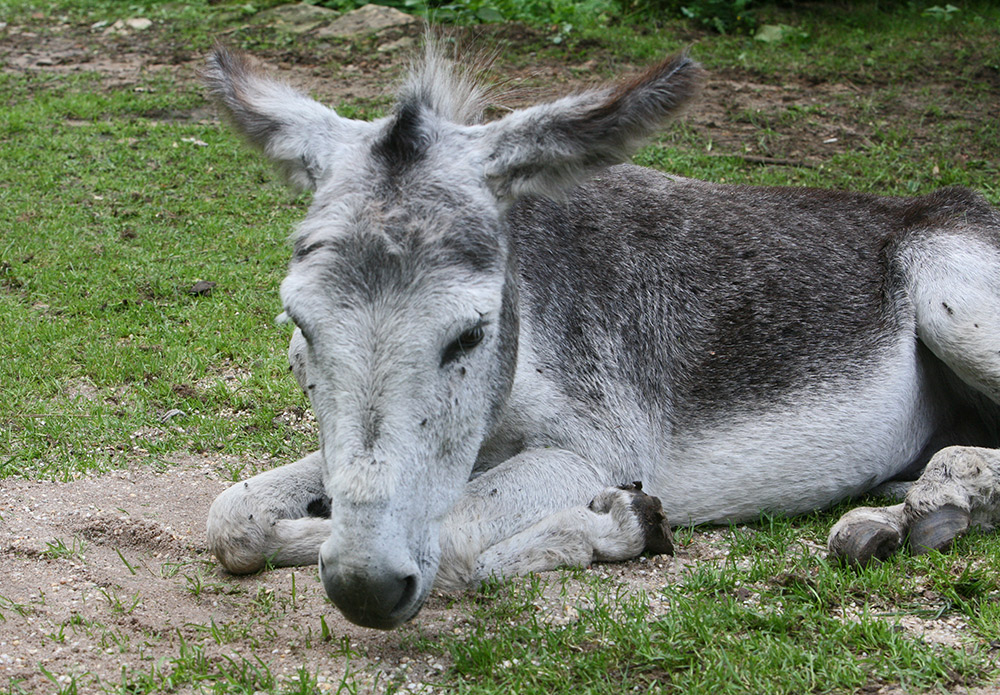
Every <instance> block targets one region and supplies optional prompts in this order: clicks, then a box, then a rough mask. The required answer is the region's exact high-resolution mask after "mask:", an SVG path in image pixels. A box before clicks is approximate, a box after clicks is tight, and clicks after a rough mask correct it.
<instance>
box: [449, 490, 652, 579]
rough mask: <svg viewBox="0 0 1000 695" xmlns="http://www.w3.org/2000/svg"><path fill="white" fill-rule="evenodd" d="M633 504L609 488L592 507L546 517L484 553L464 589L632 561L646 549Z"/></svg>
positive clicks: (629, 495) (624, 493)
mask: <svg viewBox="0 0 1000 695" xmlns="http://www.w3.org/2000/svg"><path fill="white" fill-rule="evenodd" d="M633 499H634V495H633V494H632V493H630V492H627V491H624V490H621V489H619V488H607V489H606V490H604V491H603V492H602V493H600V494H599V495H598V496H597V497H596V498H595V499H594V502H592V503H591V505H590V506H586V507H585V506H576V507H571V508H569V509H564V510H562V511H558V512H555V513H554V514H550V515H549V516H547V517H546V518H544V519H542V520H541V521H539V522H538V523H536V524H534V525H532V526H530V527H529V528H527V529H525V530H524V531H521V532H520V533H517V534H515V535H514V536H512V537H510V538H508V539H506V540H503V541H501V542H500V543H497V544H496V545H494V546H492V547H490V548H488V549H487V550H486V551H485V552H483V553H482V555H480V556H479V558H478V560H477V562H476V566H475V569H474V571H473V574H472V576H471V577H470V578H469V580H468V583H469V584H473V585H476V584H479V583H481V582H482V581H484V580H485V579H487V578H489V577H491V576H496V577H511V576H516V575H521V574H527V573H530V572H542V571H545V570H551V569H555V568H557V567H567V566H569V567H582V566H586V565H589V564H590V563H592V562H594V561H606V562H614V561H620V560H628V559H631V558H633V557H636V556H637V555H639V554H640V553H641V552H642V550H643V548H644V547H645V543H646V534H645V531H644V530H643V528H642V526H641V525H640V523H639V519H638V517H637V515H636V512H635V510H634V509H633V507H632V501H633ZM441 588H445V589H447V588H455V587H449V586H442V587H441Z"/></svg>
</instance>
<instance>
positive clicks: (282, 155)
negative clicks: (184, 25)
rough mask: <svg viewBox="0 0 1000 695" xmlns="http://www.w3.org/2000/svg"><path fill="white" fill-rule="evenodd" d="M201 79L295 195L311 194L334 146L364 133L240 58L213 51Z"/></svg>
mask: <svg viewBox="0 0 1000 695" xmlns="http://www.w3.org/2000/svg"><path fill="white" fill-rule="evenodd" d="M203 78H204V80H205V84H206V85H207V86H208V89H209V93H210V94H211V96H212V97H213V99H214V100H215V101H216V103H218V104H219V106H220V107H221V108H222V111H223V113H224V114H225V115H226V116H227V117H228V119H229V121H231V122H232V124H233V125H234V126H235V128H236V130H237V131H239V132H240V134H242V135H243V136H244V137H245V138H246V139H247V140H248V141H249V142H250V143H251V144H252V145H254V146H256V147H258V148H260V149H261V150H263V152H264V154H266V155H267V156H268V158H270V159H271V161H272V162H273V163H274V165H275V166H276V167H277V168H278V170H279V171H281V172H282V173H283V174H284V175H285V177H286V178H287V179H288V182H289V183H290V184H291V185H292V186H293V187H295V188H297V189H299V190H314V189H315V188H316V183H317V181H319V179H320V178H322V176H323V172H324V170H325V169H326V167H327V166H329V164H330V161H331V159H332V157H333V155H334V153H335V151H336V149H337V147H338V145H339V144H340V143H342V142H346V141H349V140H351V139H354V138H355V137H357V136H358V135H359V134H360V133H361V132H363V131H365V130H367V128H368V124H367V123H364V122H362V121H352V120H349V119H346V118H341V117H340V116H338V115H337V113H336V112H335V111H333V110H332V109H329V108H327V107H325V106H323V105H322V104H320V103H319V102H317V101H314V100H313V99H310V98H309V97H307V96H305V95H304V94H302V93H301V92H298V91H296V90H295V89H293V88H291V87H289V86H288V85H287V84H284V83H283V82H278V81H276V80H273V79H271V78H269V77H267V76H266V75H264V73H263V70H262V68H261V67H260V66H259V65H258V64H257V63H256V62H255V61H254V60H253V59H252V58H250V57H249V56H248V55H246V54H245V53H241V52H238V51H231V50H229V49H227V48H223V47H221V46H217V47H216V49H215V51H214V52H213V53H212V55H211V56H210V57H209V59H208V65H207V66H206V68H205V70H204V73H203Z"/></svg>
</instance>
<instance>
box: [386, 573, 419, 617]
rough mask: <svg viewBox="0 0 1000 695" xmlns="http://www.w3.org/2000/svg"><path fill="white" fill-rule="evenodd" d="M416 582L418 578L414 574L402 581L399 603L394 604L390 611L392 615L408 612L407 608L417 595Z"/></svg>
mask: <svg viewBox="0 0 1000 695" xmlns="http://www.w3.org/2000/svg"><path fill="white" fill-rule="evenodd" d="M417 580H418V577H417V575H415V574H411V575H409V576H408V577H406V578H405V579H403V593H402V594H401V595H400V597H399V601H397V602H396V607H395V608H393V609H392V612H393V613H400V612H402V611H405V610H408V607H409V606H410V604H411V603H412V602H413V599H414V597H416V595H417V584H418V581H417Z"/></svg>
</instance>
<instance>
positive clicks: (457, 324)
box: [206, 47, 700, 628]
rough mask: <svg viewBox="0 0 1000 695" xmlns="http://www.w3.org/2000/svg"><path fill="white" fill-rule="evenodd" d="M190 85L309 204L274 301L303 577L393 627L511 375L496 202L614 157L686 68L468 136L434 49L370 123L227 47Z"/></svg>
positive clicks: (687, 87) (674, 101) (683, 79)
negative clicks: (209, 98)
mask: <svg viewBox="0 0 1000 695" xmlns="http://www.w3.org/2000/svg"><path fill="white" fill-rule="evenodd" d="M206 78H207V82H208V85H209V87H210V89H211V92H212V94H213V96H214V97H215V99H216V100H217V101H218V103H219V104H220V105H221V107H222V109H223V110H224V112H225V113H226V115H227V116H228V117H229V119H230V120H231V121H232V123H233V124H234V125H235V127H236V128H237V129H238V130H239V131H240V132H241V133H242V134H243V135H244V136H245V137H246V138H247V139H248V140H249V141H250V142H251V143H252V144H254V145H256V146H257V147H259V148H260V149H261V150H263V151H264V153H265V154H266V155H267V156H268V157H269V158H270V159H271V160H272V161H273V162H274V163H275V164H276V165H277V167H278V168H279V169H281V170H282V171H283V172H284V173H285V175H286V176H287V177H288V179H289V180H290V182H291V183H292V184H293V185H294V186H297V187H298V188H302V189H308V190H312V191H314V192H315V193H314V196H313V201H312V204H311V207H310V209H309V212H308V214H307V216H306V218H305V220H304V221H303V222H302V223H301V225H300V226H299V229H298V231H297V233H296V234H295V237H294V255H293V258H292V261H291V263H290V266H289V271H288V276H287V277H286V279H285V280H284V282H283V283H282V285H281V298H282V301H283V303H284V307H285V312H286V314H287V316H288V317H289V318H290V319H291V320H292V321H294V322H295V324H296V326H297V328H298V330H297V331H296V336H295V340H303V339H304V341H305V343H306V345H305V347H304V349H305V351H306V355H307V368H306V370H307V373H306V379H305V381H306V387H307V392H308V394H309V397H310V399H311V401H312V405H313V408H314V410H315V412H316V416H317V419H318V421H319V426H320V436H321V442H322V450H323V457H324V460H325V463H326V472H325V486H326V491H327V493H328V494H329V496H330V498H331V509H332V516H331V519H332V525H333V531H332V533H331V535H330V537H329V538H328V539H327V541H326V542H325V543H324V544H323V546H322V548H321V550H320V558H319V560H320V574H321V576H322V579H323V582H324V585H325V587H326V591H327V593H328V594H329V596H330V598H331V599H332V600H333V601H334V603H336V604H337V606H338V607H339V608H340V609H341V610H342V611H343V612H344V614H345V615H346V616H347V617H348V618H349V619H350V620H352V621H354V622H356V623H359V624H361V625H367V626H371V627H378V628H391V627H394V626H396V625H398V624H400V623H401V622H403V621H405V620H408V619H409V618H411V617H413V616H414V615H415V614H416V612H417V611H418V610H419V608H420V606H421V604H422V603H423V601H424V599H425V598H426V596H427V594H428V592H429V591H430V589H431V585H432V584H433V581H434V577H435V575H436V573H437V568H438V562H439V557H440V548H439V543H438V535H439V530H440V526H441V522H442V520H443V519H444V517H445V515H446V514H447V513H448V512H449V510H450V509H451V508H452V507H453V505H454V504H455V502H456V500H457V499H458V497H459V496H460V495H461V493H462V490H463V488H464V486H465V483H466V481H467V480H468V478H469V475H470V473H471V471H472V468H473V465H474V463H475V461H476V457H477V454H478V452H479V449H480V447H481V445H482V443H483V441H484V439H485V438H486V437H487V436H488V435H489V433H490V431H491V429H492V428H493V427H494V426H495V425H496V424H497V422H498V420H499V418H500V417H501V416H502V413H503V409H504V403H505V400H506V398H507V396H508V394H509V393H510V389H511V385H512V383H513V379H514V369H515V364H516V357H517V346H518V330H519V329H518V308H517V284H518V280H517V260H516V254H515V253H514V252H513V250H512V248H511V242H510V240H509V237H508V234H507V232H506V229H505V223H504V213H505V210H506V209H507V207H508V206H510V205H511V204H512V203H513V202H515V201H516V200H517V199H518V198H520V197H523V196H527V195H542V196H555V195H558V194H559V193H560V192H561V191H563V190H565V189H566V188H567V187H569V186H572V185H574V184H575V183H577V182H579V181H581V180H583V179H584V178H585V177H587V176H588V175H590V174H592V173H593V172H595V171H596V170H598V169H600V168H602V167H605V166H608V165H611V164H615V163H619V162H621V161H623V160H624V159H626V158H627V157H628V156H629V155H630V153H631V152H632V150H633V149H634V148H635V147H636V146H637V145H638V144H639V143H640V142H641V140H642V139H643V138H644V137H646V136H648V135H649V134H650V133H651V132H652V131H653V130H654V129H655V128H657V127H658V126H659V125H660V124H661V123H662V122H663V121H664V120H665V118H667V117H668V116H670V115H671V114H672V113H674V112H675V111H676V110H677V109H678V107H680V106H681V105H682V104H683V102H685V101H686V100H687V99H688V98H689V97H690V96H691V95H692V94H693V93H694V91H695V90H696V88H697V84H698V82H699V79H700V70H699V68H698V66H697V65H695V64H694V63H693V62H691V61H690V60H688V59H687V58H686V57H684V56H680V57H677V58H673V59H670V60H668V61H666V62H664V63H662V64H660V65H658V66H656V67H654V68H653V69H651V70H650V71H648V72H647V73H646V74H644V75H643V76H641V77H640V78H638V79H636V80H635V81H633V82H631V83H628V84H625V85H621V86H619V87H617V88H607V89H599V90H594V91H590V92H586V93H583V94H579V95H576V96H571V97H567V98H564V99H560V100H558V101H555V102H552V103H549V104H543V105H540V106H535V107H533V108H528V109H524V110H521V111H515V112H513V113H510V114H509V115H507V116H506V117H504V118H502V119H500V120H496V121H493V122H490V123H485V124H484V123H480V122H479V118H480V115H481V112H482V108H481V106H482V104H481V98H480V97H481V95H480V93H479V91H478V90H477V88H476V87H475V85H474V83H472V82H471V81H469V80H467V79H465V78H464V77H463V76H462V75H461V74H460V73H459V72H458V71H456V70H454V69H452V68H451V66H450V65H449V63H448V61H446V60H445V59H444V58H442V56H441V55H440V53H439V52H437V51H436V50H435V49H434V48H433V47H431V48H429V49H428V51H427V55H426V56H425V58H424V61H423V63H422V65H421V66H420V67H418V68H417V69H416V70H415V71H414V72H413V73H412V75H411V77H410V78H409V80H408V81H407V82H406V83H405V85H404V87H403V89H402V91H401V94H400V97H399V101H398V103H397V105H396V108H395V110H394V111H393V112H392V114H391V115H389V116H388V117H386V118H382V119H380V120H377V121H373V122H363V121H355V120H350V119H346V118H342V117H340V116H338V115H337V114H336V113H335V112H334V111H332V110H330V109H328V108H326V107H324V106H322V105H320V104H319V103H317V102H315V101H313V100H312V99H310V98H308V97H306V96H304V95H302V94H300V93H298V92H296V91H294V90H293V89H291V88H289V87H288V86H286V85H284V84H282V83H279V82H275V81H273V80H271V79H269V78H267V77H266V76H265V75H264V74H263V72H262V71H261V70H260V69H259V68H258V67H257V66H256V65H255V64H254V63H253V62H252V61H251V60H250V59H249V58H247V57H245V56H243V55H241V54H236V53H233V52H230V51H228V50H225V49H218V50H216V52H215V53H214V55H213V56H212V58H211V59H210V61H209V67H208V70H207V73H206Z"/></svg>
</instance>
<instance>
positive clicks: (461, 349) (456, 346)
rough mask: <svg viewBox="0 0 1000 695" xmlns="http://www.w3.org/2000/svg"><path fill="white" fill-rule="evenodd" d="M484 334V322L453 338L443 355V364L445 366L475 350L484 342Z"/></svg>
mask: <svg viewBox="0 0 1000 695" xmlns="http://www.w3.org/2000/svg"><path fill="white" fill-rule="evenodd" d="M484 335H485V334H484V333H483V326H482V324H479V325H476V326H473V327H472V328H470V329H468V330H466V331H463V332H462V334H461V335H460V336H458V338H456V339H455V340H453V341H452V342H451V343H450V344H449V345H448V347H446V348H445V349H444V354H442V355H441V366H442V367H443V366H444V365H446V364H448V363H449V362H454V361H455V360H457V359H458V358H460V357H462V356H464V355H465V354H466V353H468V352H471V351H472V350H474V349H475V347H476V346H477V345H479V343H481V342H483V336H484Z"/></svg>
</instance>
